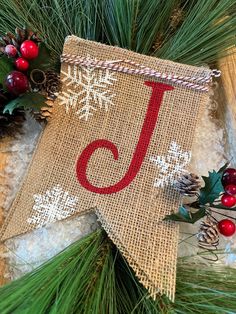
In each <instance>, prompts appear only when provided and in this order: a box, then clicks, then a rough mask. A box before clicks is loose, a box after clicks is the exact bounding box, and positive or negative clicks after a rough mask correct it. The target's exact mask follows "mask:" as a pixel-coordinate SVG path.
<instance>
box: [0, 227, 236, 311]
mask: <svg viewBox="0 0 236 314" xmlns="http://www.w3.org/2000/svg"><path fill="white" fill-rule="evenodd" d="M235 277H236V269H228V268H225V267H218V268H217V269H216V270H215V269H212V267H207V266H206V265H200V264H196V263H194V262H192V260H190V262H189V260H188V259H187V258H179V260H178V268H177V286H176V288H177V291H176V300H175V302H174V303H171V302H170V301H169V300H168V299H167V298H166V297H165V296H162V297H158V298H157V299H156V300H155V301H154V300H153V299H152V298H151V297H150V296H149V295H148V292H147V291H146V290H145V289H144V287H143V286H142V285H141V284H140V283H139V281H138V279H137V278H136V277H135V275H134V273H133V271H132V269H131V268H130V267H129V265H128V263H127V262H126V260H125V259H124V258H123V257H122V255H121V254H120V252H119V251H118V249H117V248H116V247H115V246H114V244H113V243H112V242H111V241H110V240H109V238H108V237H107V235H106V233H105V232H104V231H103V230H101V229H99V230H97V231H95V232H93V233H92V234H90V235H88V236H86V237H84V238H83V239H82V240H79V241H77V242H75V243H74V244H72V245H71V246H69V247H68V248H66V249H65V250H64V251H63V252H61V253H59V254H58V255H57V256H55V257H53V258H52V259H51V260H49V261H48V262H46V263H45V264H43V265H42V266H40V267H38V268H37V269H35V270H34V271H32V272H31V273H29V274H26V275H25V276H24V277H22V278H20V279H18V280H15V281H13V282H12V283H9V284H8V285H6V286H4V287H2V288H0V296H1V298H0V313H1V314H13V313H14V314H33V313H35V314H36V313H37V314H46V313H47V314H89V313H92V314H108V313H109V314H132V313H133V314H134V313H138V314H139V313H140V314H141V313H143V314H152V313H153V314H157V313H163V314H174V313H181V314H188V313H194V314H196V313H199V314H202V313H205V314H208V313H209V314H213V313H217V314H225V313H235V309H236V280H235Z"/></svg>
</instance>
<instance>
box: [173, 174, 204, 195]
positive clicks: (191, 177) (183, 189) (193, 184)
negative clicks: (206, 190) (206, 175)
mask: <svg viewBox="0 0 236 314" xmlns="http://www.w3.org/2000/svg"><path fill="white" fill-rule="evenodd" d="M174 187H175V189H176V190H177V191H178V192H179V193H180V194H182V195H185V196H194V195H197V194H198V193H199V190H200V187H201V185H200V181H199V177H198V176H197V175H195V174H193V173H185V174H183V175H182V177H180V178H179V179H178V180H177V181H176V182H175V183H174Z"/></svg>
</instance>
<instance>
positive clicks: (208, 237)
mask: <svg viewBox="0 0 236 314" xmlns="http://www.w3.org/2000/svg"><path fill="white" fill-rule="evenodd" d="M197 239H198V246H199V247H201V248H204V249H215V248H216V247H217V246H218V245H219V231H218V227H217V222H216V221H215V220H214V219H213V218H212V217H211V216H207V218H206V219H205V220H204V221H202V222H201V225H200V229H199V232H198V234H197Z"/></svg>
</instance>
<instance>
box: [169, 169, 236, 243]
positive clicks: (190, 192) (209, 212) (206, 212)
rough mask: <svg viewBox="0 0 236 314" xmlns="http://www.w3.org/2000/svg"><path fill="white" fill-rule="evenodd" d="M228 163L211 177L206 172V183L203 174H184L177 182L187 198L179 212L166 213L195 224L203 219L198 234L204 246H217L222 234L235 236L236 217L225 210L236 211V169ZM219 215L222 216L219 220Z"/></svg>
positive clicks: (171, 216)
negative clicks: (198, 175)
mask: <svg viewBox="0 0 236 314" xmlns="http://www.w3.org/2000/svg"><path fill="white" fill-rule="evenodd" d="M228 165H229V164H228V163H227V164H226V165H225V166H223V167H222V168H221V169H219V170H218V171H217V172H216V171H215V170H213V171H212V172H209V175H208V176H207V177H205V176H203V177H202V180H203V181H204V183H205V184H204V186H203V187H201V185H200V179H199V177H197V176H195V175H193V174H186V175H183V177H182V178H180V179H179V180H178V181H177V182H176V184H175V187H176V189H177V190H178V191H179V192H180V193H181V194H182V195H183V196H184V197H186V201H184V202H183V203H184V204H181V206H180V207H179V209H178V212H176V213H172V214H170V215H168V216H166V217H165V220H173V221H179V222H185V223H191V224H194V223H195V222H197V221H198V220H202V221H201V225H200V230H199V233H198V234H197V237H198V240H199V246H200V247H204V248H207V249H210V248H215V249H216V248H217V246H218V244H219V241H218V238H219V234H221V235H223V236H225V237H231V236H233V235H234V234H235V232H236V225H235V218H234V217H232V216H231V215H230V214H226V213H225V211H231V212H235V211H236V206H235V205H236V169H234V168H229V167H228ZM184 200H185V199H184ZM216 215H217V217H219V216H221V217H222V219H221V220H217V219H216V217H215V216H216Z"/></svg>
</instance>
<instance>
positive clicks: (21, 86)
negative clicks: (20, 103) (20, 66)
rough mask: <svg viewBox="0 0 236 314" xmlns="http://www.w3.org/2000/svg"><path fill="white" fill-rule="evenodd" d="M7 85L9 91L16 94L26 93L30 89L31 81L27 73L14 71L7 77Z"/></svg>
mask: <svg viewBox="0 0 236 314" xmlns="http://www.w3.org/2000/svg"><path fill="white" fill-rule="evenodd" d="M5 84H6V87H7V90H8V91H9V93H11V94H14V95H20V94H23V93H25V92H26V91H27V90H28V89H29V82H28V79H27V77H26V76H25V74H23V73H21V72H18V71H12V72H10V73H9V74H8V76H7V78H6V82H5Z"/></svg>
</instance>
